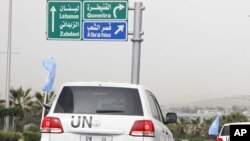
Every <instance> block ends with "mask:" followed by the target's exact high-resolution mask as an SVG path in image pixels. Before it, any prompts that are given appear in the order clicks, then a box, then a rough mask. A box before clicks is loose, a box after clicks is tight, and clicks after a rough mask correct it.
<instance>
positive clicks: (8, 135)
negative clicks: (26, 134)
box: [0, 131, 21, 141]
mask: <svg viewBox="0 0 250 141" xmlns="http://www.w3.org/2000/svg"><path fill="white" fill-rule="evenodd" d="M20 138H21V134H20V133H18V132H6V131H0V139H1V141H18V139H20Z"/></svg>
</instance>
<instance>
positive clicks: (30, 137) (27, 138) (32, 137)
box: [23, 131, 41, 141]
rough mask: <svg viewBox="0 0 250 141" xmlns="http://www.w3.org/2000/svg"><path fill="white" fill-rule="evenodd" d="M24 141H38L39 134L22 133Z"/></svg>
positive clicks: (31, 132)
mask: <svg viewBox="0 0 250 141" xmlns="http://www.w3.org/2000/svg"><path fill="white" fill-rule="evenodd" d="M23 137H24V141H40V138H41V134H40V132H33V131H25V132H23Z"/></svg>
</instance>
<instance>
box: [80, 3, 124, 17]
mask: <svg viewBox="0 0 250 141" xmlns="http://www.w3.org/2000/svg"><path fill="white" fill-rule="evenodd" d="M127 13H128V2H127V1H124V0H123V1H83V19H84V20H127Z"/></svg>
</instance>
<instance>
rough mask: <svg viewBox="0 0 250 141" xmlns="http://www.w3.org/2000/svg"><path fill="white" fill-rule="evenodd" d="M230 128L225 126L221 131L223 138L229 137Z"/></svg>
mask: <svg viewBox="0 0 250 141" xmlns="http://www.w3.org/2000/svg"><path fill="white" fill-rule="evenodd" d="M229 127H230V126H224V127H223V129H222V131H221V136H229V135H230V128H229Z"/></svg>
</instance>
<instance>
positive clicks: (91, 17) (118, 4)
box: [83, 0, 128, 41]
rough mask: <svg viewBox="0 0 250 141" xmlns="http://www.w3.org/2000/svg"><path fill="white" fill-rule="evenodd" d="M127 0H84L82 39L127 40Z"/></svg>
mask: <svg viewBox="0 0 250 141" xmlns="http://www.w3.org/2000/svg"><path fill="white" fill-rule="evenodd" d="M127 13H128V2H127V1H89V0H88V1H84V2H83V40H109V41H112V40H120V41H126V40H127V36H128V35H127V30H128V29H127V23H128V22H127V21H128V18H127Z"/></svg>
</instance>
